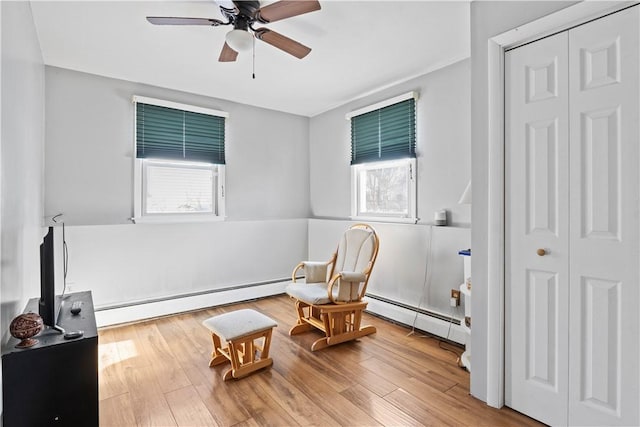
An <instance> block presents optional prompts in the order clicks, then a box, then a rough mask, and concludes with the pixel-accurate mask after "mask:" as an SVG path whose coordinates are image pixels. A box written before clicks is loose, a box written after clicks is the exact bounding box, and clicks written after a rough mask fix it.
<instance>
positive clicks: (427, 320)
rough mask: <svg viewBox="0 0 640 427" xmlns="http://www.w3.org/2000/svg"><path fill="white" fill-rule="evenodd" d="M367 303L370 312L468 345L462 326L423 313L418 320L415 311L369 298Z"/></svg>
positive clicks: (419, 314)
mask: <svg viewBox="0 0 640 427" xmlns="http://www.w3.org/2000/svg"><path fill="white" fill-rule="evenodd" d="M367 302H368V303H369V304H368V305H367V311H368V312H371V313H373V314H377V315H379V316H382V317H386V318H387V319H391V320H394V321H396V322H399V323H402V324H405V325H408V326H415V328H416V329H420V330H422V331H425V332H429V333H431V334H434V335H437V336H439V337H442V338H448V339H449V340H450V341H453V342H457V343H458V344H466V341H465V340H466V336H467V335H466V333H465V331H464V330H463V328H462V327H461V326H460V325H456V324H455V323H453V324H452V323H449V322H447V321H446V320H442V319H438V318H437V317H432V316H429V315H426V314H422V313H418V316H417V318H416V312H415V311H413V310H410V309H408V308H404V307H400V306H397V305H394V304H389V303H386V302H384V301H380V300H377V299H373V298H367ZM414 321H415V325H414ZM447 335H448V337H447Z"/></svg>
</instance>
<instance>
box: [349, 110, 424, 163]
mask: <svg viewBox="0 0 640 427" xmlns="http://www.w3.org/2000/svg"><path fill="white" fill-rule="evenodd" d="M408 157H416V102H415V99H413V98H411V99H407V100H406V101H402V102H398V103H397V104H392V105H389V106H386V107H383V108H380V109H377V110H373V111H370V112H367V113H364V114H361V115H358V116H354V117H352V118H351V164H352V165H355V164H358V163H366V162H377V161H383V160H394V159H401V158H408Z"/></svg>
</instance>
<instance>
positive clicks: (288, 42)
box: [255, 28, 311, 59]
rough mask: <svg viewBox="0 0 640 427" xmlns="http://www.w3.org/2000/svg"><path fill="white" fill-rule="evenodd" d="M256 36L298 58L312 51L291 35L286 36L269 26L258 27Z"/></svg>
mask: <svg viewBox="0 0 640 427" xmlns="http://www.w3.org/2000/svg"><path fill="white" fill-rule="evenodd" d="M255 36H256V38H257V39H259V40H262V41H263V42H266V43H269V44H270V45H271V46H274V47H277V48H278V49H280V50H283V51H285V52H287V53H288V54H290V55H293V56H295V57H296V58H300V59H302V58H304V57H305V56H307V55H308V54H309V52H311V48H309V47H307V46H305V45H303V44H302V43H298V42H297V41H295V40H292V39H290V38H289V37H285V36H283V35H282V34H280V33H276V32H275V31H273V30H269V29H267V28H258V29H256V30H255Z"/></svg>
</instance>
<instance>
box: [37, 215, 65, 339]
mask: <svg viewBox="0 0 640 427" xmlns="http://www.w3.org/2000/svg"><path fill="white" fill-rule="evenodd" d="M53 243H54V237H53V227H49V231H48V232H47V234H46V235H45V236H44V239H43V241H42V244H41V245H40V301H39V304H38V312H39V314H40V317H42V321H43V323H44V324H45V325H47V326H49V327H52V328H55V329H58V328H57V327H56V323H57V321H58V313H59V311H60V300H59V299H58V298H56V280H55V264H54V256H53V253H54V245H53Z"/></svg>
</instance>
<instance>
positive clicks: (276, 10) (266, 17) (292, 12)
mask: <svg viewBox="0 0 640 427" xmlns="http://www.w3.org/2000/svg"><path fill="white" fill-rule="evenodd" d="M316 10H320V3H319V2H318V1H317V0H310V1H296V0H293V1H292V0H281V1H278V2H275V3H271V4H268V5H266V6H265V7H263V8H261V9H259V10H258V11H257V12H256V15H255V18H256V20H258V21H260V22H262V23H265V24H266V23H268V22H275V21H279V20H281V19H286V18H291V17H292V16H298V15H302V14H304V13H309V12H313V11H316Z"/></svg>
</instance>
